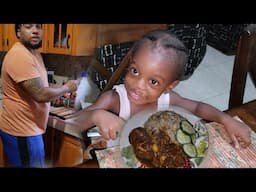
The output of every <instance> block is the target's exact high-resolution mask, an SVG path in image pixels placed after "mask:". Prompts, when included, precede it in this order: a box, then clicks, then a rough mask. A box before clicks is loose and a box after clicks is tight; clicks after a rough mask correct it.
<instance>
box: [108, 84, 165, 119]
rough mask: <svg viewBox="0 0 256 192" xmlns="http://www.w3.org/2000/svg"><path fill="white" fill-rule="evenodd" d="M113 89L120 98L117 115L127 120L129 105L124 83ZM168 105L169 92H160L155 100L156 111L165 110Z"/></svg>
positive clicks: (129, 111) (129, 114)
mask: <svg viewBox="0 0 256 192" xmlns="http://www.w3.org/2000/svg"><path fill="white" fill-rule="evenodd" d="M113 89H115V90H116V92H117V93H118V95H119V99H120V110H119V117H121V118H123V119H125V120H128V119H129V118H130V116H131V105H130V101H129V99H128V96H127V91H126V89H125V86H124V84H120V85H115V86H114V87H113ZM169 105H170V93H164V94H162V95H161V96H160V97H159V98H158V101H157V111H162V110H167V109H168V108H169Z"/></svg>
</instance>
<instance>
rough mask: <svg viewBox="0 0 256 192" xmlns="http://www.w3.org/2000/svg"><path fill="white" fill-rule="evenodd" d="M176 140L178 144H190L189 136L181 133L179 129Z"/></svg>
mask: <svg viewBox="0 0 256 192" xmlns="http://www.w3.org/2000/svg"><path fill="white" fill-rule="evenodd" d="M176 139H177V141H178V142H179V143H180V144H186V143H191V138H190V136H189V135H187V134H186V133H185V132H183V131H182V130H181V129H178V130H177V133H176Z"/></svg>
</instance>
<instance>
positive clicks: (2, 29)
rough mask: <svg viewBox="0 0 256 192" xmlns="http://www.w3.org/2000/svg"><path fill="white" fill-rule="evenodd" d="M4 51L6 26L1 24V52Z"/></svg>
mask: <svg viewBox="0 0 256 192" xmlns="http://www.w3.org/2000/svg"><path fill="white" fill-rule="evenodd" d="M3 50H4V25H3V24H0V51H3Z"/></svg>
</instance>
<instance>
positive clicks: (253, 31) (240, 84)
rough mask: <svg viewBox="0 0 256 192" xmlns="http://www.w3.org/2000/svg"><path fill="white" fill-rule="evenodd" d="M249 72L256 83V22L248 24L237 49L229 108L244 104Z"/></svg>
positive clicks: (255, 83)
mask: <svg viewBox="0 0 256 192" xmlns="http://www.w3.org/2000/svg"><path fill="white" fill-rule="evenodd" d="M247 74H250V75H251V77H252V80H253V83H254V85H256V24H250V25H248V26H247V27H246V28H245V30H244V31H243V33H242V34H241V36H240V39H239V43H238V47H237V50H236V55H235V61H234V67H233V74H232V80H231V88H230V95H229V107H228V109H231V108H234V107H237V106H240V105H242V104H243V98H244V91H245V85H246V78H247Z"/></svg>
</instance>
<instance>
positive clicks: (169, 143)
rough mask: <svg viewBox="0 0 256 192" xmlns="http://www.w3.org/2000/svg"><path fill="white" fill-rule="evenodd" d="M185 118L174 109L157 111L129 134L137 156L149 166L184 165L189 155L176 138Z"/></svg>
mask: <svg viewBox="0 0 256 192" xmlns="http://www.w3.org/2000/svg"><path fill="white" fill-rule="evenodd" d="M184 119H185V118H184V117H182V116H181V115H179V114H177V113H175V112H173V111H161V112H157V113H155V114H153V115H151V117H149V119H148V120H147V121H146V122H145V124H144V127H137V128H135V129H133V130H132V131H131V132H130V134H129V141H130V143H131V145H132V147H133V151H134V153H135V155H136V158H137V159H138V160H139V161H140V162H141V163H142V164H144V165H146V166H147V167H155V168H158V167H159V168H161V167H167V168H174V167H175V168H176V167H183V166H184V165H185V164H187V162H188V157H187V155H186V154H185V153H184V152H183V149H182V146H181V145H180V144H179V143H178V142H177V140H176V131H177V129H178V128H179V125H180V122H181V121H182V120H184Z"/></svg>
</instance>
